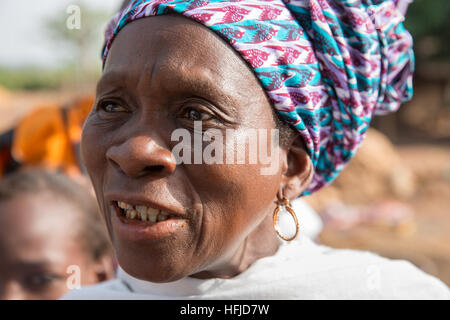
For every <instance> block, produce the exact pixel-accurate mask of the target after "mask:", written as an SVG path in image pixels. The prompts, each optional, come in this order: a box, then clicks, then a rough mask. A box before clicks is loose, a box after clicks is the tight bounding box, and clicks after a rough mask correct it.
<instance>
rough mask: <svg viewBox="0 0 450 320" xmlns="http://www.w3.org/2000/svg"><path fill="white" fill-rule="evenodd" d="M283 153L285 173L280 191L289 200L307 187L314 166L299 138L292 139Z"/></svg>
mask: <svg viewBox="0 0 450 320" xmlns="http://www.w3.org/2000/svg"><path fill="white" fill-rule="evenodd" d="M286 151H287V152H286V153H285V156H286V159H284V160H285V169H286V170H285V171H284V173H283V176H282V185H281V189H280V191H282V193H283V194H282V196H284V197H286V198H287V199H289V200H292V199H295V198H296V197H298V196H299V195H300V194H301V193H302V192H303V191H305V189H306V188H307V187H308V185H309V184H310V183H311V180H312V178H313V175H314V166H313V164H312V161H311V158H310V156H309V154H308V153H307V152H306V150H305V146H304V144H303V141H302V140H301V137H298V136H297V137H296V138H295V139H293V141H292V143H291V144H290V145H289V146H288V147H287V150H286Z"/></svg>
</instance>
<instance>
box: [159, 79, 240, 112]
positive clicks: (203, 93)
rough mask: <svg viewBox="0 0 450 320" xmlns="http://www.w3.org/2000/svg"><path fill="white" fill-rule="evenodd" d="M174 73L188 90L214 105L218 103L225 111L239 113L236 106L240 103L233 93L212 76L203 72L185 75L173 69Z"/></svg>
mask: <svg viewBox="0 0 450 320" xmlns="http://www.w3.org/2000/svg"><path fill="white" fill-rule="evenodd" d="M172 75H173V77H174V79H177V80H178V81H180V82H179V83H180V84H181V86H182V87H183V89H184V90H188V91H189V92H190V93H192V94H194V95H197V96H199V97H201V98H205V99H208V100H210V102H211V103H213V104H214V105H216V103H218V105H217V107H218V108H220V109H221V110H222V111H223V112H225V113H231V114H232V115H236V114H237V110H236V107H235V106H236V105H237V104H238V103H239V102H238V101H237V99H236V98H234V97H232V96H231V94H229V93H226V92H224V90H223V89H222V87H221V86H220V85H217V84H216V83H215V82H214V81H213V80H212V79H211V78H210V77H208V76H205V74H202V73H200V74H196V75H191V76H185V75H184V74H183V73H180V72H179V71H173V72H172ZM168 83H175V82H168ZM225 108H226V109H225ZM223 109H225V110H223Z"/></svg>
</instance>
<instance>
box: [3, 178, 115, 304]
mask: <svg viewBox="0 0 450 320" xmlns="http://www.w3.org/2000/svg"><path fill="white" fill-rule="evenodd" d="M97 210H98V209H97V204H96V202H95V200H94V199H93V197H92V195H91V194H90V193H89V192H88V191H87V190H85V188H83V187H81V186H80V185H78V184H77V183H75V182H73V181H71V180H70V179H68V178H67V177H65V176H63V175H61V174H56V173H48V172H44V171H37V170H26V171H21V172H17V173H14V174H12V175H9V176H6V177H5V178H4V179H2V180H0V257H1V259H0V299H56V298H59V297H60V296H62V295H63V294H65V293H66V292H67V291H68V290H69V289H71V288H72V287H73V286H76V285H77V284H78V283H79V284H80V285H88V284H94V283H96V282H99V281H103V280H107V279H109V278H111V277H112V276H113V266H112V252H111V249H110V244H109V240H108V237H107V234H106V231H105V228H104V226H103V224H102V222H101V220H100V215H99V214H98V211H97ZM70 266H71V267H70ZM69 267H70V268H69ZM78 279H79V281H78Z"/></svg>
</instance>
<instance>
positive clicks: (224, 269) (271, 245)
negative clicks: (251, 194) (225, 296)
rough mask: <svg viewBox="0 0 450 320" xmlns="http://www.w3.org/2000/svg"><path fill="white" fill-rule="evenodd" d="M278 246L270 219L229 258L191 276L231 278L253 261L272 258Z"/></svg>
mask: <svg viewBox="0 0 450 320" xmlns="http://www.w3.org/2000/svg"><path fill="white" fill-rule="evenodd" d="M279 245H280V242H279V240H278V237H277V235H276V233H275V230H274V228H273V224H272V217H271V216H267V217H266V218H265V219H264V221H263V222H262V223H261V224H260V225H259V226H258V227H257V228H256V229H255V230H254V231H253V232H252V233H250V234H249V236H248V237H247V238H245V240H244V241H243V242H242V243H241V245H240V246H239V247H238V249H237V250H235V252H234V254H233V255H232V256H231V258H229V259H227V260H226V262H223V263H221V264H220V265H218V266H215V267H212V268H211V269H209V270H205V271H201V272H198V273H196V274H193V275H191V277H193V278H197V279H210V278H222V279H229V278H233V277H235V276H237V275H239V274H241V273H242V272H244V271H245V270H247V269H248V268H249V267H250V266H251V265H252V264H253V263H254V262H255V261H257V260H259V259H261V258H264V257H269V256H273V255H274V254H275V253H276V252H277V250H278V247H279Z"/></svg>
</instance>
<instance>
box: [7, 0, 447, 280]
mask: <svg viewBox="0 0 450 320" xmlns="http://www.w3.org/2000/svg"><path fill="white" fill-rule="evenodd" d="M120 4H121V0H89V1H74V0H72V1H66V0H58V1H54V0H53V1H52V0H41V1H15V0H2V1H0V43H1V49H0V133H2V138H1V139H0V140H1V141H0V148H1V155H0V158H1V159H0V167H1V171H2V174H5V173H6V172H8V171H11V170H14V168H16V167H17V166H18V165H19V164H20V163H26V162H28V163H30V164H33V163H38V162H40V163H44V164H45V166H47V167H50V168H56V169H63V171H65V172H67V173H69V174H71V175H73V176H76V175H77V174H79V168H78V167H79V159H78V158H77V152H76V151H74V150H76V146H77V144H78V143H79V136H80V132H79V128H80V127H81V124H82V120H83V119H84V117H85V115H86V112H88V111H89V107H90V105H91V103H92V99H93V94H94V89H95V83H96V80H97V79H98V77H99V75H100V72H101V64H100V52H101V48H102V41H103V31H104V29H105V25H106V23H107V21H108V19H109V18H110V17H111V16H112V14H113V13H114V12H115V10H116V9H117V8H118V7H119V6H120ZM73 5H76V6H77V7H75V9H74V7H73ZM77 8H79V13H80V16H79V17H80V19H79V21H77V20H76V16H74V14H75V15H76V14H77V10H76V9H77ZM449 17H450V1H448V0H433V1H430V0H415V1H414V2H413V3H412V4H411V5H410V7H409V10H408V13H407V16H406V21H405V24H406V26H407V28H408V29H409V30H410V31H411V33H412V34H413V37H414V40H415V52H416V59H417V60H416V74H415V84H414V86H415V95H414V98H413V100H412V101H411V102H409V103H407V104H404V105H403V106H402V107H401V109H400V110H399V112H397V113H395V114H392V115H388V116H382V117H376V118H375V119H374V120H373V126H372V129H370V131H369V133H368V136H367V139H366V141H365V142H364V144H363V146H362V148H361V149H360V151H359V153H358V154H357V156H356V157H355V159H354V160H353V161H352V162H351V163H350V165H349V166H348V168H347V169H346V170H344V172H343V173H342V174H341V176H340V177H339V178H338V179H337V180H336V181H335V183H333V184H332V185H331V186H329V187H327V188H325V189H323V190H322V191H321V192H319V193H317V194H315V195H313V196H310V197H307V198H306V201H307V202H308V203H309V205H310V206H311V207H312V208H313V209H314V210H315V211H316V212H317V213H318V214H319V215H320V217H321V218H322V221H323V230H322V231H321V233H320V234H319V236H318V241H320V242H321V243H324V244H326V245H329V246H332V247H338V248H356V249H364V250H370V251H373V252H376V253H378V254H381V255H383V256H386V257H389V258H395V259H406V260H409V261H411V262H412V263H414V264H415V265H417V266H418V267H420V268H422V269H423V270H425V271H426V272H428V273H430V274H433V275H435V276H437V277H439V278H440V279H442V280H443V281H444V282H446V283H447V284H448V285H450V161H449V160H450V42H449V41H448V40H449V39H450V19H449ZM77 22H79V25H77ZM78 27H79V28H78ZM36 110H50V111H49V112H44V113H45V114H46V115H50V114H51V113H52V111H54V110H66V111H64V112H63V113H62V116H61V117H62V119H63V120H61V121H63V123H64V124H65V125H66V126H67V127H69V129H68V131H67V130H65V129H61V128H60V127H58V125H56V124H55V123H53V124H48V125H43V124H44V123H47V122H48V123H50V122H51V121H50V120H48V119H43V120H40V121H39V125H40V126H44V127H43V128H40V127H39V128H36V123H34V122H36V120H34V122H33V119H38V118H39V117H38V116H36V114H35V113H33V112H35V111H36ZM67 110H75V112H72V113H70V112H67ZM41 114H42V112H41ZM67 114H68V116H67ZM30 115H32V116H30ZM30 117H31V118H30ZM67 119H68V120H67ZM52 121H54V120H52ZM71 126H72V127H71ZM30 128H31V129H33V130H35V131H36V130H37V132H39V134H40V136H39V137H40V138H39V139H47V138H48V137H52V139H53V137H54V136H58V134H59V136H58V137H59V138H58V139H59V140H58V139H56V138H55V141H56V140H58V141H59V142H58V143H59V144H56V145H57V146H58V152H56V153H57V154H55V152H53V154H52V155H51V156H47V155H43V154H44V152H43V151H42V150H36V144H35V142H33V144H34V145H33V146H31V147H30V146H29V145H27V141H28V140H27V137H29V136H27V133H28V134H30V132H34V131H33V130H31V129H30ZM58 130H59V131H58ZM60 131H61V132H60ZM36 137H37V135H36V136H35V137H34V138H36ZM29 141H36V140H33V139H31V138H30V139H29ZM38 144H39V143H38ZM42 148H55V147H54V146H53V147H49V146H48V145H45V146H42ZM64 150H65V151H64Z"/></svg>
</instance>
